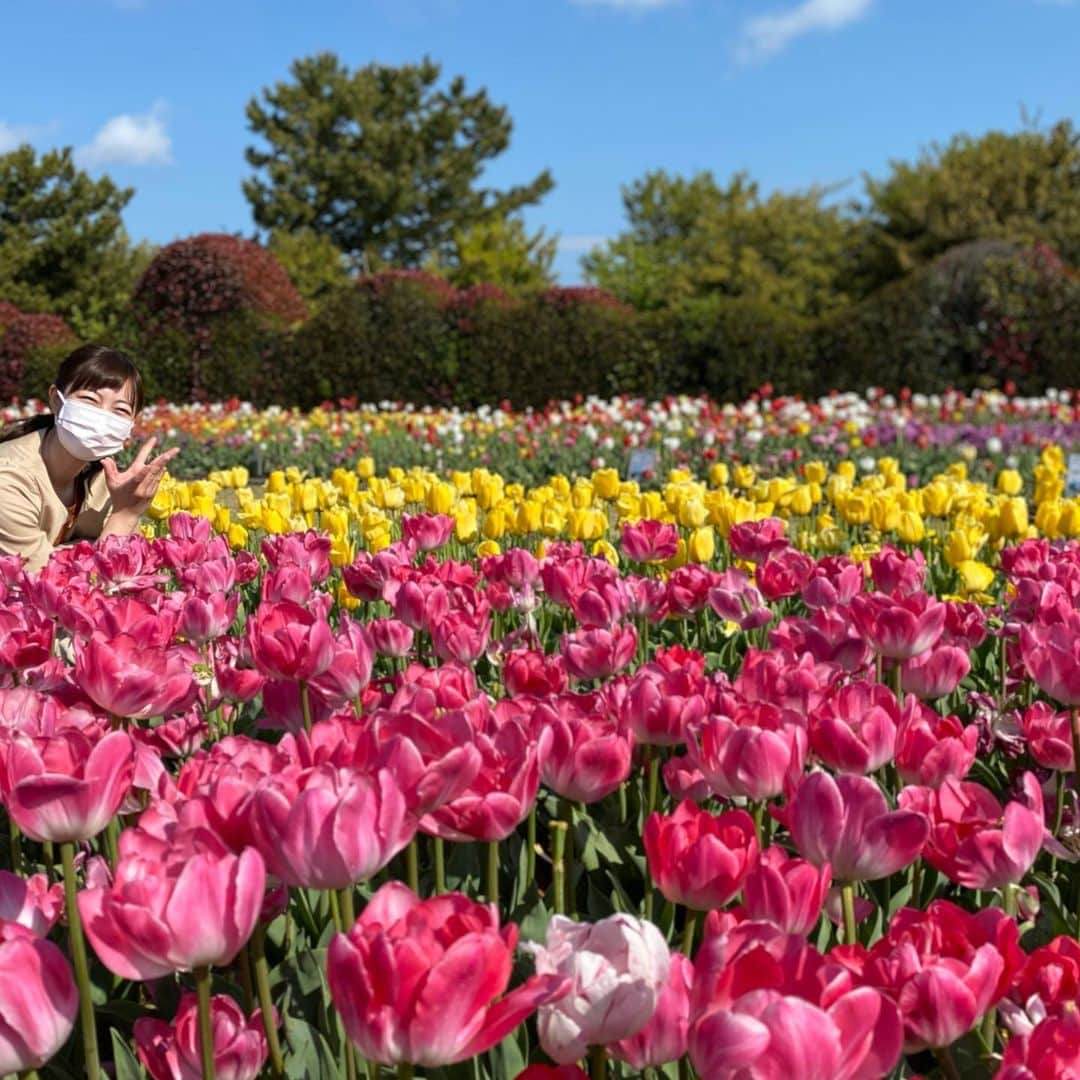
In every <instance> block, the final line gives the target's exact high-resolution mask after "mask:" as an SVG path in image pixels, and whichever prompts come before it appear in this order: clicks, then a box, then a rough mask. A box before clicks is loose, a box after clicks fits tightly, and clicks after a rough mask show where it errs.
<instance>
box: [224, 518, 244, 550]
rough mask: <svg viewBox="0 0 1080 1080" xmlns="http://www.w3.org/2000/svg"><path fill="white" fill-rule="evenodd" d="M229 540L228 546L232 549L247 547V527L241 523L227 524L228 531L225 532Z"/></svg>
mask: <svg viewBox="0 0 1080 1080" xmlns="http://www.w3.org/2000/svg"><path fill="white" fill-rule="evenodd" d="M227 539H228V541H229V547H231V548H232V549H233V550H234V551H238V550H240V549H241V548H246V547H247V542H248V533H247V529H245V528H244V526H243V525H237V524H235V523H234V524H232V525H230V526H229V532H228V534H227Z"/></svg>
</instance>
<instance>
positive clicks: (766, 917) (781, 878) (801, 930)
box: [743, 845, 832, 937]
mask: <svg viewBox="0 0 1080 1080" xmlns="http://www.w3.org/2000/svg"><path fill="white" fill-rule="evenodd" d="M831 884H832V868H831V867H830V866H829V864H828V863H825V864H824V865H822V866H820V867H818V866H814V864H813V863H810V862H808V861H807V860H806V859H793V858H791V857H790V856H789V855H788V854H787V852H786V851H784V849H783V848H781V847H777V846H776V845H773V846H771V847H768V848H766V849H765V850H764V851H763V852H762V853H761V858H760V860H759V861H758V864H757V866H755V867H753V868H752V869H751V870H750V873H749V874H748V875H747V877H746V880H745V881H744V882H743V907H744V908H745V909H746V914H747V915H748V916H749V917H750V918H751V919H756V920H758V921H761V922H770V923H772V924H773V926H776V927H778V928H779V929H780V930H783V931H784V933H785V934H798V935H799V936H800V937H805V936H806V935H807V934H809V933H810V931H811V930H813V929H814V927H815V926H816V925H817V923H818V920H819V919H820V917H821V909H822V907H824V904H825V897H826V895H827V893H828V891H829V886H830V885H831Z"/></svg>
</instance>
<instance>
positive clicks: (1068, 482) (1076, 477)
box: [1065, 454, 1080, 499]
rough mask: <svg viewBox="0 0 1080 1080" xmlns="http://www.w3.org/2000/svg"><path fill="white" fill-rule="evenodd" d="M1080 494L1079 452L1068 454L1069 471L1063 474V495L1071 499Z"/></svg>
mask: <svg viewBox="0 0 1080 1080" xmlns="http://www.w3.org/2000/svg"><path fill="white" fill-rule="evenodd" d="M1077 495H1080V454H1070V455H1069V471H1068V472H1067V473H1066V474H1065V496H1066V498H1069V499H1072V498H1074V497H1075V496H1077Z"/></svg>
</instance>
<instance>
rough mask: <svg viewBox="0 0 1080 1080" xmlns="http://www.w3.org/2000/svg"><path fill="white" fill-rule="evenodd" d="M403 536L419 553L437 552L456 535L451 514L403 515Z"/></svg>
mask: <svg viewBox="0 0 1080 1080" xmlns="http://www.w3.org/2000/svg"><path fill="white" fill-rule="evenodd" d="M401 535H402V537H403V538H404V540H405V542H406V543H407V544H412V545H414V546H415V548H416V550H417V551H437V550H438V549H439V548H441V547H442V546H443V545H444V544H447V543H449V542H450V538H451V537H452V536H453V535H454V519H453V518H452V517H451V516H450V515H449V514H402V515H401Z"/></svg>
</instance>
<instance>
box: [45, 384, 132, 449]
mask: <svg viewBox="0 0 1080 1080" xmlns="http://www.w3.org/2000/svg"><path fill="white" fill-rule="evenodd" d="M56 396H57V397H58V398H59V399H60V411H59V412H58V413H57V414H56V436H57V438H58V439H59V440H60V445H61V446H62V447H63V448H64V449H65V450H66V451H67V452H68V453H69V454H70V455H71V456H72V457H74V458H78V459H79V460H80V461H100V460H101V459H102V458H107V457H111V456H112V455H113V454H115V453H118V452H119V451H120V450H122V449H123V447H124V443H125V442H127V440H128V438H129V437H130V436H131V427H132V422H131V421H130V420H128V419H127V418H126V417H123V416H117V414H116V413H113V412H109V410H108V409H99V408H98V407H97V406H96V405H88V404H87V403H86V402H85V401H75V400H74V399H72V398H65V397H64V395H63V394H61V393H60V391H59V390H57V391H56Z"/></svg>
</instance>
